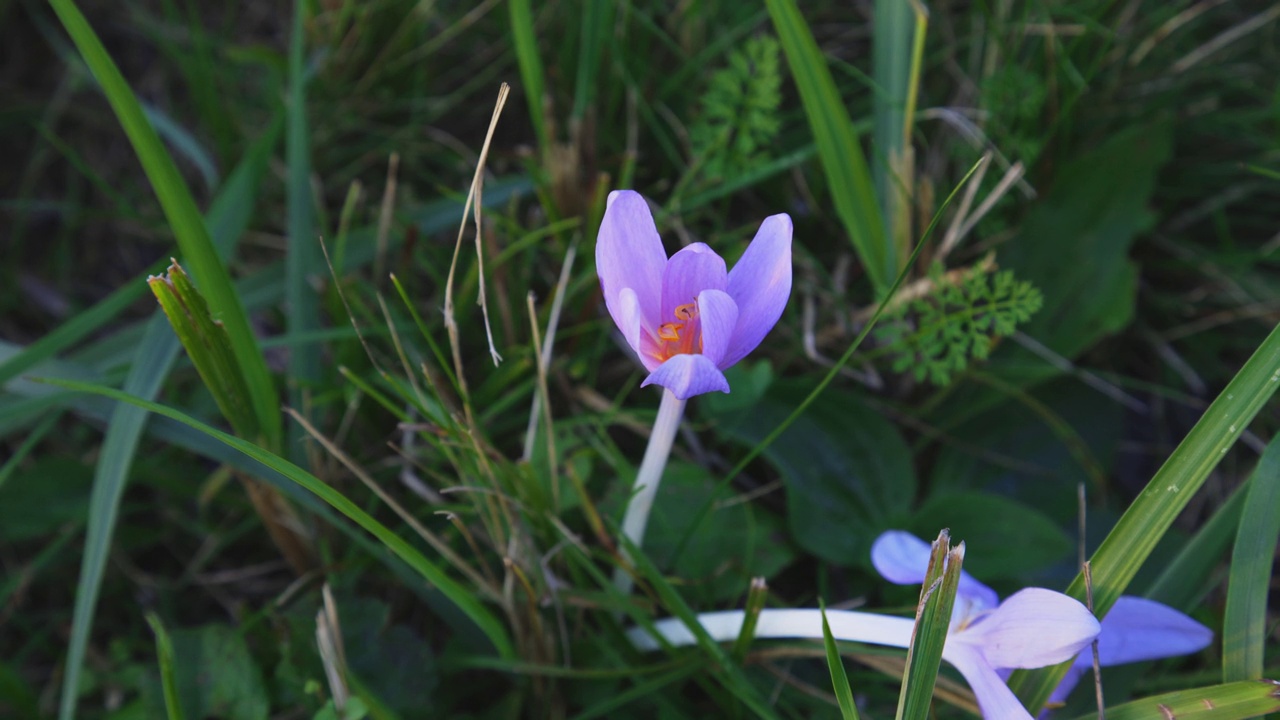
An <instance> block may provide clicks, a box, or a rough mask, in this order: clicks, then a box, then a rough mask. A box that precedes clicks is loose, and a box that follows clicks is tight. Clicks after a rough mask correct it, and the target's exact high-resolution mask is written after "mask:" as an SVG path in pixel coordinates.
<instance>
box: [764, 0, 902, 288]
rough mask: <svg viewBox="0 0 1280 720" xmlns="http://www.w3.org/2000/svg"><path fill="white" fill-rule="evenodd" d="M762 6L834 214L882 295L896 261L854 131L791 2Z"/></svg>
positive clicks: (779, 0) (772, 0)
mask: <svg viewBox="0 0 1280 720" xmlns="http://www.w3.org/2000/svg"><path fill="white" fill-rule="evenodd" d="M765 5H767V6H768V8H769V16H770V17H771V18H773V27H774V29H775V30H777V32H778V40H779V41H781V43H782V49H783V51H784V52H785V53H786V55H787V64H788V65H789V66H790V67H791V75H792V77H794V78H795V82H796V89H798V90H799V91H800V100H801V102H803V103H804V112H805V115H806V116H807V117H808V118H809V128H810V130H811V131H812V132H813V139H814V142H815V143H816V144H817V146H818V159H819V160H820V161H821V163H822V172H823V173H824V174H825V175H826V177H827V185H828V186H829V188H830V191H831V196H832V197H831V199H832V202H833V203H834V204H835V207H836V214H837V215H838V216H839V217H840V222H841V223H842V224H843V225H844V228H845V232H847V233H849V239H850V240H851V241H852V242H853V249H854V250H855V251H856V252H857V253H858V258H859V259H860V260H862V264H863V266H864V267H865V268H866V271H867V276H868V277H869V278H871V285H872V287H873V288H874V289H875V294H876V297H878V298H882V297H884V296H885V295H886V294H887V293H888V290H889V286H890V285H891V284H892V283H893V278H894V275H896V274H897V268H898V263H897V260H896V258H894V257H893V247H891V246H890V245H889V243H888V241H886V239H885V237H884V221H883V220H882V215H881V213H880V204H879V202H877V200H876V194H875V188H874V186H873V185H872V183H871V173H870V171H869V170H868V169H867V160H866V158H865V157H864V156H863V154H862V146H861V145H860V144H859V142H858V133H857V131H856V130H854V127H853V121H852V120H851V119H850V118H849V112H848V111H847V110H846V109H845V106H844V102H843V101H842V100H841V99H840V93H839V91H837V90H836V83H835V80H833V79H832V77H831V71H830V70H829V69H827V61H826V60H825V59H823V57H822V51H821V50H820V49H819V48H818V43H817V41H815V40H814V39H813V33H812V32H810V31H809V26H808V25H807V24H806V23H805V21H804V17H803V16H802V15H801V14H800V8H799V7H797V5H796V2H795V0H765Z"/></svg>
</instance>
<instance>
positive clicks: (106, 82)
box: [50, 0, 282, 447]
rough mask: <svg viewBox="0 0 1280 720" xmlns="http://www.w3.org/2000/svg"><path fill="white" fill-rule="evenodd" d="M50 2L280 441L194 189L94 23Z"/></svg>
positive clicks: (251, 344)
mask: <svg viewBox="0 0 1280 720" xmlns="http://www.w3.org/2000/svg"><path fill="white" fill-rule="evenodd" d="M50 5H52V6H53V10H54V12H55V13H57V15H58V19H59V20H61V21H62V24H63V26H64V27H65V28H66V30H67V34H68V35H70V36H71V40H72V42H74V43H75V45H76V48H77V49H78V50H79V51H80V54H81V56H83V58H84V61H85V64H86V65H88V66H89V70H90V71H91V72H92V73H93V76H94V78H96V79H97V81H98V83H99V84H100V85H101V86H102V91H103V93H104V94H105V95H106V97H107V101H108V102H109V103H110V104H111V108H112V110H114V111H115V114H116V117H117V118H118V119H119V121H120V124H121V126H122V127H123V128H124V131H125V134H126V135H127V136H128V137H129V142H130V143H131V144H132V145H133V149H134V152H135V153H137V155H138V160H139V161H140V162H141V163H142V168H143V170H144V171H145V172H146V174H147V179H148V180H149V181H150V182H151V187H152V189H153V190H154V191H155V193H156V197H157V198H159V200H160V206H161V208H162V209H163V210H164V214H165V217H166V218H167V219H168V221H169V225H170V228H171V229H172V230H173V234H174V239H175V240H177V242H178V247H179V248H180V249H181V251H182V255H183V259H184V261H185V262H186V263H187V266H188V268H189V269H190V270H191V273H192V276H193V277H194V278H195V281H196V284H197V285H199V286H200V290H201V292H202V293H204V295H205V297H207V298H208V299H209V306H210V309H211V310H212V311H213V312H214V313H215V314H216V315H217V317H218V319H219V320H220V321H221V322H222V323H223V324H224V325H225V326H226V329H227V334H228V336H229V337H230V338H231V344H232V348H233V350H234V351H235V355H236V359H237V360H238V361H239V363H240V367H241V369H242V371H243V372H244V374H245V378H246V380H247V381H248V383H249V388H250V390H251V393H252V398H253V402H254V412H255V414H256V415H257V416H258V422H259V424H260V425H261V431H262V433H263V436H264V437H265V438H266V442H267V445H268V446H269V447H279V445H280V437H281V428H282V425H281V417H280V409H279V405H278V399H277V396H276V391H275V386H274V384H273V383H272V380H271V375H270V374H269V373H268V371H267V365H266V360H265V359H264V358H263V355H262V351H261V349H260V348H259V347H258V342H257V340H256V339H255V338H254V335H253V330H252V329H251V328H250V327H249V320H248V316H247V315H246V314H245V311H244V306H243V305H242V304H241V301H240V297H239V296H238V295H237V294H236V292H235V288H234V287H233V286H232V284H231V278H230V276H229V275H228V274H227V268H226V266H225V265H224V264H223V263H222V261H221V260H220V259H219V258H218V254H217V251H216V249H215V248H214V245H213V241H212V240H211V239H210V237H209V232H208V230H207V229H206V227H205V224H204V220H203V219H202V218H201V216H200V212H199V210H198V209H197V208H196V203H195V200H194V199H193V198H192V197H191V192H190V190H189V189H188V188H187V185H186V183H185V182H184V181H183V179H182V175H181V174H180V173H179V172H178V169H177V167H176V166H175V165H174V163H173V158H172V157H170V156H169V153H168V151H167V150H166V149H165V147H164V144H163V143H162V142H161V141H160V138H159V136H158V135H157V134H156V131H155V128H154V127H152V125H151V123H150V122H149V121H148V120H147V118H146V115H145V114H144V113H143V110H142V106H141V105H140V104H139V102H138V99H137V97H136V96H135V95H134V93H133V90H132V89H130V87H129V84H128V82H126V81H125V79H124V76H123V75H121V74H120V70H119V68H117V67H116V64H115V62H114V61H113V60H112V59H111V56H110V55H108V54H107V51H106V48H104V47H103V46H102V42H101V41H100V40H99V39H98V36H97V35H96V34H95V33H94V31H93V28H92V27H90V26H89V23H88V21H86V20H85V18H84V15H82V14H81V13H80V10H79V9H78V8H76V5H75V3H74V2H73V1H72V0H50Z"/></svg>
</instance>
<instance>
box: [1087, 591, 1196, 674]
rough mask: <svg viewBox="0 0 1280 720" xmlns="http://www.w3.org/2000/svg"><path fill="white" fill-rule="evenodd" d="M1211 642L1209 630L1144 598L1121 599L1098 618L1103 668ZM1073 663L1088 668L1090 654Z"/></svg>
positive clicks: (1193, 649) (1186, 650) (1178, 652)
mask: <svg viewBox="0 0 1280 720" xmlns="http://www.w3.org/2000/svg"><path fill="white" fill-rule="evenodd" d="M1211 642H1213V631H1212V630H1210V629H1209V628H1207V627H1205V626H1204V625H1201V624H1200V623H1198V622H1196V621H1195V620H1192V619H1191V618H1189V617H1187V616H1186V615H1184V614H1183V613H1180V612H1178V611H1177V610H1174V609H1173V608H1171V607H1169V606H1168V605H1164V604H1161V603H1158V602H1156V601H1155V600H1148V599H1146V598H1140V597H1132V596H1129V595H1124V596H1121V597H1120V598H1119V599H1118V600H1116V604H1115V605H1112V606H1111V611H1110V612H1108V613H1107V615H1106V617H1104V618H1102V634H1101V635H1099V636H1098V661H1099V664H1101V665H1102V666H1103V667H1108V666H1110V665H1123V664H1124V663H1131V662H1139V661H1141V660H1159V659H1160V658H1167V657H1173V656H1175V655H1186V654H1188V653H1193V652H1196V651H1198V650H1202V649H1204V648H1205V647H1207V646H1208V645H1209V643H1211ZM1076 662H1077V663H1080V662H1083V663H1084V665H1086V666H1090V667H1092V665H1093V654H1092V653H1080V658H1077V660H1076Z"/></svg>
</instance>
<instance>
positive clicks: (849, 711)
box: [818, 601, 858, 720]
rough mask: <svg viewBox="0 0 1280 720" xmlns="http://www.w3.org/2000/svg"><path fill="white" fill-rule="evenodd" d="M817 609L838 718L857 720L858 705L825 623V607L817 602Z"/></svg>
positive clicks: (837, 650) (828, 625) (822, 603)
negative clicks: (818, 610) (838, 708)
mask: <svg viewBox="0 0 1280 720" xmlns="http://www.w3.org/2000/svg"><path fill="white" fill-rule="evenodd" d="M818 607H819V609H821V610H822V646H823V648H825V649H826V651H827V670H828V671H829V672H830V673H831V685H832V687H833V688H834V689H835V693H836V704H837V705H839V706H840V717H842V718H844V720H858V705H857V703H855V702H854V701H853V688H851V687H849V676H848V675H847V674H845V671H844V660H843V659H842V658H841V657H840V648H839V647H837V646H836V638H835V636H834V635H832V634H831V623H829V622H827V605H826V603H824V602H822V601H818Z"/></svg>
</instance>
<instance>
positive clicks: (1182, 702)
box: [1075, 680, 1280, 720]
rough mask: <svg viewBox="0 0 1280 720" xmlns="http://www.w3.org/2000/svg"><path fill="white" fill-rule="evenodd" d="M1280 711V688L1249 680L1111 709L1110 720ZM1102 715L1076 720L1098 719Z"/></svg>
mask: <svg viewBox="0 0 1280 720" xmlns="http://www.w3.org/2000/svg"><path fill="white" fill-rule="evenodd" d="M1278 710H1280V685H1277V683H1276V682H1275V681H1273V680H1248V681H1243V682H1233V683H1227V684H1225V685H1213V686H1210V687H1201V688H1195V689H1192V690H1179V691H1177V692H1171V693H1166V694H1164V695H1157V696H1155V697H1149V698H1144V699H1142V700H1134V701H1133V702H1129V703H1125V704H1124V705H1117V706H1116V707H1109V708H1107V720H1170V718H1177V720H1245V718H1254V717H1259V716H1261V715H1266V714H1267V713H1272V712H1276V711H1278ZM1098 717H1099V714H1098V713H1096V712H1095V713H1090V714H1088V715H1081V716H1080V717H1078V718H1076V719H1075V720H1097V718H1098Z"/></svg>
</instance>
